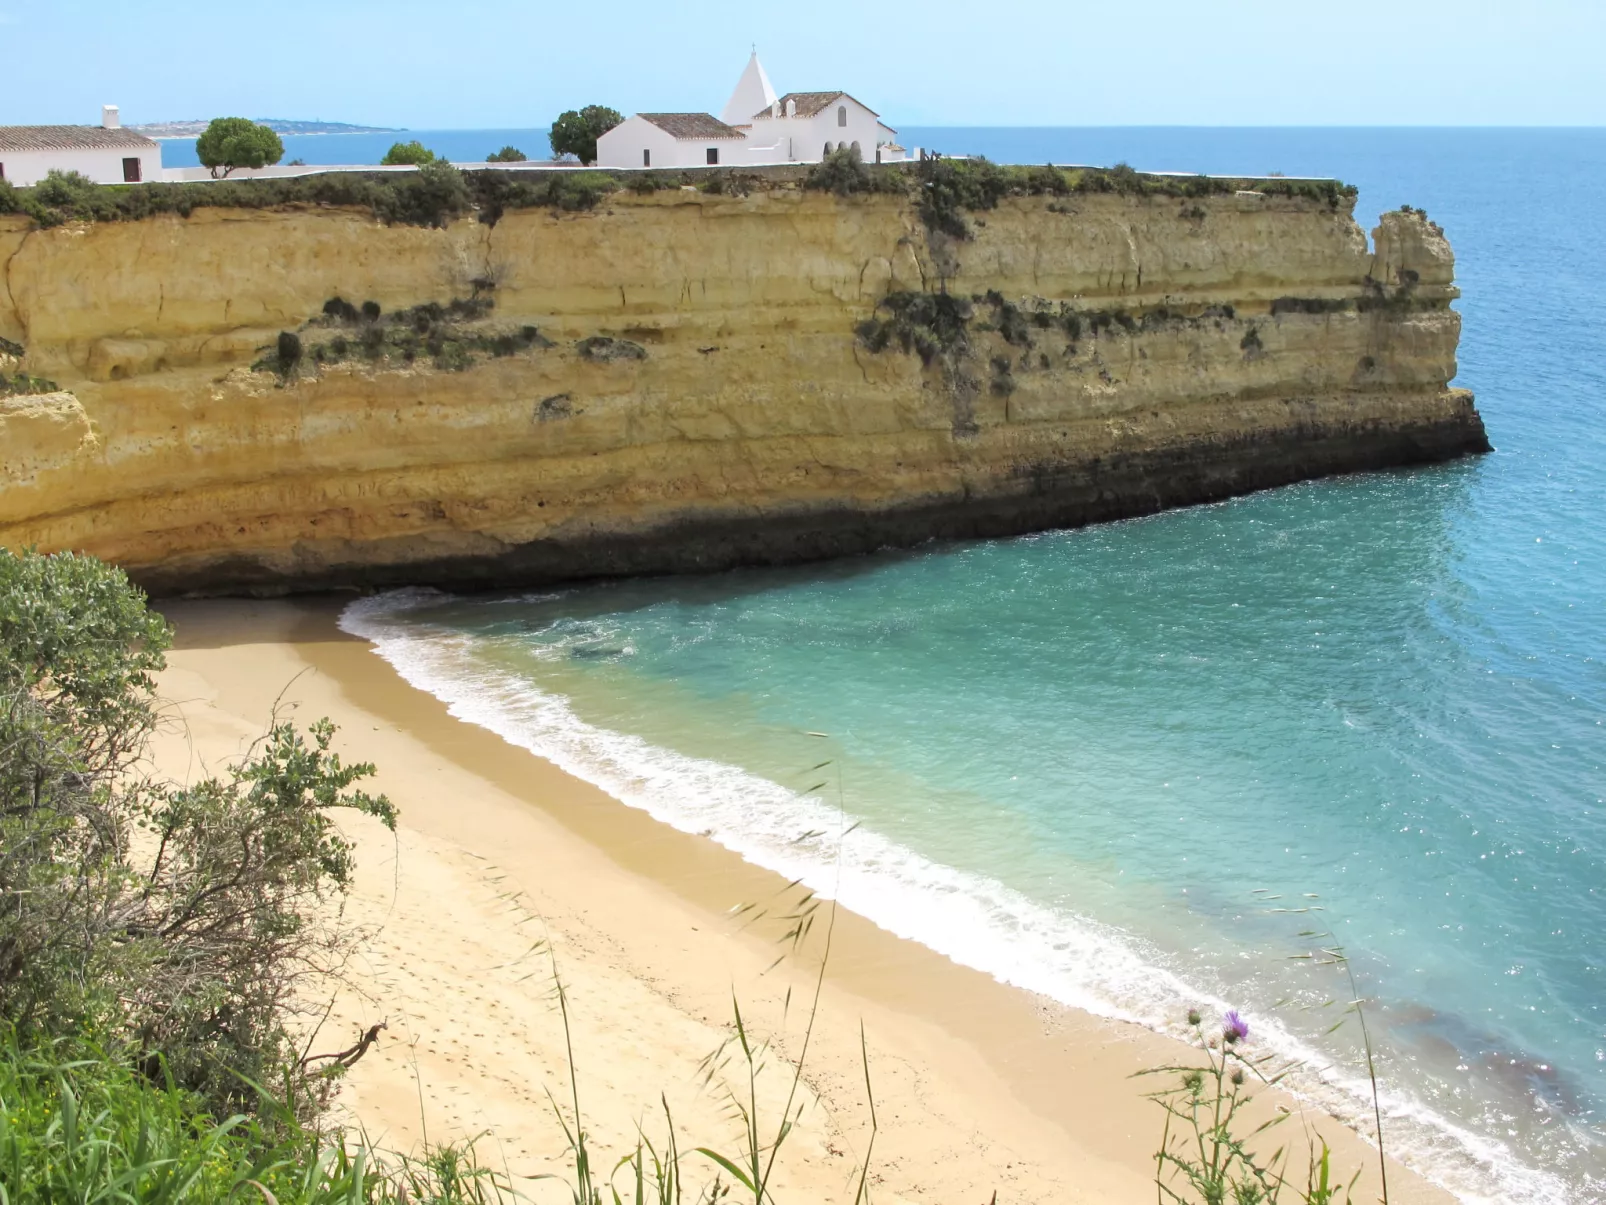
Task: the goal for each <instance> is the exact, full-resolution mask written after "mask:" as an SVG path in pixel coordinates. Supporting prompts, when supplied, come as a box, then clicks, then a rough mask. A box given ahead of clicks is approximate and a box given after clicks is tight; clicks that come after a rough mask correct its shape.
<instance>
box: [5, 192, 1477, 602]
mask: <svg viewBox="0 0 1606 1205" xmlns="http://www.w3.org/2000/svg"><path fill="white" fill-rule="evenodd" d="M6 223H10V224H9V225H7V224H6ZM970 226H971V230H972V237H971V238H970V239H968V240H961V241H955V240H952V239H949V238H947V237H945V236H941V235H933V234H931V233H929V232H928V231H927V229H926V228H925V226H923V225H922V223H921V221H920V218H919V216H918V214H917V213H916V211H915V209H914V208H913V207H912V206H911V205H910V204H909V203H908V202H906V201H904V200H903V199H901V198H895V197H887V196H874V197H852V198H846V199H838V198H835V197H832V196H830V195H826V194H818V193H805V192H801V191H788V190H776V191H768V192H756V193H753V194H752V195H749V196H720V195H707V194H704V193H701V192H691V191H670V192H659V193H654V194H647V195H639V196H638V195H636V194H634V193H620V194H616V195H615V196H614V197H612V198H610V199H609V200H607V201H606V202H604V203H603V205H602V206H601V207H599V208H598V209H597V210H595V211H592V212H587V213H572V214H571V213H553V212H550V211H544V210H543V211H525V212H510V213H507V214H505V215H503V216H502V217H501V220H500V221H498V222H497V223H496V224H495V225H487V224H484V223H480V222H475V221H459V222H456V223H454V224H452V225H451V226H450V227H448V228H447V229H444V230H431V229H421V228H415V227H403V226H395V227H387V226H384V225H380V224H377V223H376V222H375V221H374V220H373V219H372V218H371V217H369V216H368V215H366V214H361V213H356V212H347V211H337V210H327V209H326V210H319V211H307V212H299V211H298V212H290V211H234V210H197V211H196V212H195V213H194V214H193V215H192V216H190V217H188V218H179V217H163V218H156V219H148V220H144V221H139V222H129V223H122V224H113V223H108V224H97V225H90V226H67V227H59V228H56V229H49V230H32V229H27V228H26V227H25V226H24V224H23V223H22V221H21V220H20V219H9V218H3V217H0V284H3V288H0V339H3V340H5V341H6V345H7V346H9V347H11V348H12V349H13V351H15V350H16V349H21V350H22V354H21V356H20V357H18V356H14V357H13V358H14V359H16V360H17V361H18V363H19V364H20V366H21V367H22V368H24V369H25V370H26V372H27V373H28V374H31V376H32V377H33V378H36V379H39V378H43V379H47V380H48V381H50V382H52V383H53V384H54V385H55V386H56V389H57V391H56V392H39V391H36V392H35V393H34V394H33V395H31V396H20V397H9V398H0V484H3V490H0V543H4V544H6V545H8V546H11V547H19V546H23V545H28V544H36V545H38V546H40V547H42V548H47V549H55V548H77V549H83V550H86V551H89V552H92V553H95V554H96V555H99V556H102V557H105V558H108V559H111V560H114V561H117V562H119V563H121V564H123V565H125V566H127V567H128V568H129V569H130V570H131V571H132V572H133V573H134V575H135V576H136V578H137V579H139V580H141V581H142V582H144V583H145V584H147V585H148V586H149V587H150V588H152V589H153V590H155V591H158V592H178V591H197V592H227V591H277V590H285V589H300V588H320V587H343V586H378V585H391V584H402V583H412V584H423V583H429V584H437V585H443V586H448V587H450V586H464V585H475V586H481V585H483V586H490V585H506V584H514V583H530V582H541V581H549V580H555V579H562V578H570V577H583V576H592V575H600V574H617V573H634V572H643V571H659V570H685V569H707V568H716V567H721V566H728V565H733V564H739V563H778V562H784V561H791V560H798V559H805V558H811V557H822V556H829V555H834V554H839V553H846V552H856V551H861V550H865V549H869V548H874V547H877V546H880V545H884V544H889V543H892V544H903V543H911V542H917V541H919V540H923V539H926V538H929V537H932V536H970V535H1001V534H1007V533H1013V532H1022V531H1028V530H1034V529H1040V528H1044V527H1050V526H1058V525H1069V524H1077V523H1084V522H1088V521H1093V520H1099V519H1109V518H1116V517H1119V516H1124V515H1131V514H1137V513H1143V512H1147V511H1152V510H1156V509H1159V508H1162V507H1167V506H1175V505H1181V504H1186V503H1191V502H1198V501H1203V500H1208V499H1216V498H1221V497H1225V496H1228V495H1231V494H1235V493H1241V492H1244V491H1247V490H1252V489H1259V488H1262V487H1266V486H1272V485H1279V484H1283V483H1287V482H1291V481H1296V480H1300V479H1303V478H1309V477H1313V476H1319V475H1323V474H1329V473H1336V472H1345V471H1350V470H1356V469H1366V468H1376V467H1382V466H1387V465H1397V464H1408V463H1413V462H1420V461H1430V460H1439V459H1444V458H1448V457H1452V456H1457V455H1461V454H1464V453H1468V452H1476V451H1483V450H1487V447H1488V444H1487V442H1486V439H1485V435H1484V431H1483V427H1482V423H1481V421H1480V419H1479V417H1478V415H1477V412H1476V411H1475V409H1474V408H1473V404H1472V398H1471V396H1470V395H1469V394H1467V393H1466V392H1464V391H1460V390H1452V389H1450V388H1449V387H1448V382H1449V380H1450V379H1451V378H1452V377H1453V376H1454V374H1455V353H1456V342H1457V338H1458V335H1459V329H1460V319H1459V316H1458V315H1457V314H1456V313H1455V311H1453V310H1452V309H1450V308H1449V303H1450V301H1451V300H1452V299H1453V298H1454V297H1455V296H1456V295H1457V293H1456V289H1455V287H1454V284H1453V275H1454V263H1453V258H1452V256H1451V253H1450V249H1449V246H1448V244H1447V243H1446V242H1445V240H1444V238H1443V236H1442V233H1441V232H1440V231H1439V230H1438V228H1437V227H1435V226H1433V225H1432V224H1431V223H1429V222H1428V221H1427V220H1426V219H1425V218H1423V217H1422V216H1421V215H1419V214H1415V213H1393V214H1388V215H1386V216H1385V217H1384V218H1383V219H1382V223H1381V225H1380V226H1379V227H1378V229H1377V230H1376V231H1375V232H1374V237H1373V246H1370V247H1369V246H1368V242H1367V239H1366V237H1365V235H1364V234H1363V232H1362V231H1361V229H1360V228H1359V227H1358V226H1357V225H1356V223H1355V221H1354V219H1353V217H1352V215H1351V213H1350V212H1349V211H1348V209H1347V208H1345V207H1343V206H1340V207H1339V208H1337V209H1334V208H1332V207H1331V206H1329V205H1327V204H1325V203H1322V202H1318V201H1311V200H1306V199H1299V198H1275V197H1261V196H1259V195H1255V194H1248V195H1244V194H1240V195H1239V196H1236V197H1218V198H1205V199H1198V200H1194V199H1188V200H1179V199H1174V198H1171V199H1168V198H1154V197H1149V198H1144V197H1126V196H1119V195H1093V196H1087V197H1071V198H1060V199H1058V200H1054V199H1050V198H1026V197H1022V198H1011V199H1006V200H1005V201H1004V202H1002V203H1001V205H1000V206H999V208H998V209H996V210H993V211H990V212H987V213H983V214H978V215H972V216H971V219H970ZM335 298H339V299H341V303H340V304H332V302H333V299H335ZM364 302H370V303H373V304H371V305H369V306H367V307H366V309H364V308H363V306H362V303H364ZM281 336H289V337H291V338H288V339H287V338H285V337H281ZM0 350H3V347H0Z"/></svg>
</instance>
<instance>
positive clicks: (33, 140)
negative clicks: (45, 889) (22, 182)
mask: <svg viewBox="0 0 1606 1205" xmlns="http://www.w3.org/2000/svg"><path fill="white" fill-rule="evenodd" d="M155 146H156V143H155V141H153V140H152V139H150V138H147V137H145V135H143V134H136V133H134V131H133V130H125V129H122V128H118V129H114V130H108V129H106V128H105V127H104V126H0V151H80V150H115V149H118V148H133V147H138V148H139V149H140V150H143V151H148V150H150V149H152V148H153V147H155Z"/></svg>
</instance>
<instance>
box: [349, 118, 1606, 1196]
mask: <svg viewBox="0 0 1606 1205" xmlns="http://www.w3.org/2000/svg"><path fill="white" fill-rule="evenodd" d="M907 140H908V139H907V138H906V141H907ZM915 141H919V142H920V143H921V144H922V145H933V146H941V147H942V148H943V149H945V150H949V151H954V152H959V151H982V152H986V153H990V154H992V155H993V156H994V157H995V158H999V159H1014V160H1018V161H1027V162H1040V161H1043V160H1047V159H1054V160H1056V161H1084V162H1085V161H1090V160H1093V161H1113V160H1116V159H1125V160H1128V161H1130V162H1132V163H1133V164H1134V165H1135V166H1138V167H1146V168H1160V169H1165V168H1179V169H1185V170H1195V169H1198V170H1217V171H1223V172H1244V173H1249V172H1264V171H1268V170H1281V171H1286V172H1288V173H1289V174H1304V173H1315V172H1326V173H1331V174H1337V175H1340V176H1342V177H1343V178H1345V179H1348V180H1351V181H1353V182H1355V183H1357V184H1359V185H1360V187H1361V190H1362V191H1361V203H1360V206H1359V213H1360V214H1361V216H1362V220H1363V222H1368V224H1369V217H1372V216H1375V214H1376V213H1377V212H1379V211H1381V210H1382V209H1384V208H1390V207H1394V206H1397V205H1399V204H1400V203H1402V202H1410V203H1412V204H1415V205H1419V206H1423V207H1425V208H1426V209H1427V210H1428V212H1429V213H1430V214H1431V215H1432V217H1433V218H1434V219H1435V220H1436V221H1439V222H1441V223H1442V224H1443V225H1444V226H1445V227H1446V229H1447V231H1448V233H1449V235H1450V237H1451V239H1452V241H1453V243H1454V245H1455V248H1456V251H1457V254H1458V257H1459V261H1460V278H1461V284H1462V286H1463V288H1464V289H1465V291H1466V296H1465V298H1464V300H1463V301H1462V302H1461V303H1460V308H1461V310H1462V312H1463V314H1464V315H1465V317H1466V329H1465V335H1464V340H1463V346H1462V361H1461V363H1462V372H1461V376H1460V378H1459V380H1458V383H1459V384H1462V385H1466V386H1468V387H1470V388H1472V389H1474V390H1476V391H1477V393H1478V397H1479V405H1480V408H1481V409H1482V411H1483V414H1484V417H1485V420H1486V422H1487V424H1488V427H1489V432H1490V436H1491V438H1492V440H1493V442H1494V443H1495V445H1496V447H1497V448H1498V451H1497V452H1496V453H1495V454H1494V455H1493V456H1489V457H1485V458H1482V459H1478V460H1470V461H1463V462H1459V463H1456V464H1452V465H1447V466H1440V467H1435V468H1426V469H1420V470H1413V471H1402V472H1390V473H1382V474H1374V475H1366V476H1359V477H1350V478H1345V479H1340V480H1333V481H1327V482H1318V483H1311V484H1306V485H1302V486H1297V487H1294V488H1290V489H1285V490H1279V491H1275V492H1271V493H1266V494H1260V495H1256V496H1254V497H1250V498H1243V499H1239V500H1236V501H1233V502H1228V503H1224V504H1221V505H1216V506H1208V507H1200V508H1196V509H1192V510H1187V511H1179V512H1174V513H1171V514H1167V515H1161V516H1157V517H1154V518H1150V519H1143V520H1138V521H1134V522H1129V523H1120V524H1114V525H1110V526H1106V527H1100V528H1091V529H1086V530H1082V531H1074V532H1055V533H1047V534H1043V535H1038V536H1032V537H1027V538H1022V539H1015V540H1003V541H995V542H989V543H977V544H964V545H934V546H930V547H927V548H924V549H921V550H917V551H915V552H912V553H900V554H890V553H889V554H885V555H881V556H876V557H869V558H864V559H859V560H850V561H843V562H836V563H833V564H829V565H823V566H819V565H817V566H808V567H804V568H799V569H796V570H787V571H778V572H772V571H766V572H742V573H728V574H721V575H717V576H713V577H706V578H697V579H677V580H652V581H640V582H631V583H624V584H613V585H603V586H597V587H588V588H584V589H577V590H572V591H565V592H558V593H549V594H543V595H537V596H531V597H498V598H486V597H479V598H463V599H456V598H450V597H447V596H443V595H438V594H429V593H403V594H399V595H391V596H387V597H384V598H381V599H378V600H366V601H364V602H362V603H358V604H355V605H354V606H353V607H352V608H350V609H349V610H348V611H347V613H346V616H345V618H344V620H343V622H344V623H345V624H346V626H347V627H348V628H350V629H351V630H353V631H356V632H359V633H361V634H364V635H367V636H369V637H371V638H373V639H375V640H376V641H377V642H378V646H379V649H380V652H381V653H382V654H383V655H384V656H386V657H387V658H388V659H390V660H391V661H392V662H393V663H394V664H395V665H396V666H397V667H398V668H399V669H400V670H401V671H402V672H403V673H404V674H405V675H406V676H407V677H408V678H409V679H410V680H412V681H414V682H415V683H417V684H418V685H420V686H423V687H425V688H427V689H430V690H432V691H435V692H436V693H437V694H439V695H441V696H442V697H444V698H446V699H447V700H448V701H449V702H451V703H452V705H453V707H454V710H456V711H457V713H458V714H460V715H463V716H465V717H466V718H469V719H471V720H474V721H476V722H479V723H483V724H485V725H486V726H488V727H491V728H493V729H495V730H496V731H499V732H501V733H503V734H504V735H505V736H507V737H508V738H509V739H512V740H514V741H517V742H519V743H521V744H524V745H526V746H528V747H530V748H532V749H534V750H537V751H538V752H541V753H542V754H544V755H546V756H549V757H552V758H554V759H555V760H557V761H558V762H559V763H560V764H562V765H564V766H566V767H567V768H569V769H571V770H573V771H574V772H576V773H579V774H582V775H584V776H586V777H589V778H591V779H592V780H593V781H596V782H598V783H600V784H601V785H603V786H604V787H606V788H607V789H608V790H610V791H611V792H613V793H614V794H615V795H617V796H618V797H619V798H621V799H623V800H625V801H626V802H627V803H631V804H633V805H636V806H640V807H644V808H647V809H648V810H649V811H652V812H653V813H654V814H655V815H658V816H660V817H662V818H663V819H665V820H667V821H669V822H670V823H673V824H676V825H678V826H680V827H682V828H686V829H688V830H691V831H695V832H707V833H709V834H710V835H711V836H713V837H714V838H715V839H717V840H720V841H722V842H724V843H725V844H727V845H729V846H731V847H732V848H735V849H738V850H740V851H741V852H743V853H744V854H746V855H747V856H748V857H750V858H752V859H753V860H755V861H758V862H761V863H764V864H766V865H769V866H773V867H774V868H776V869H778V870H781V871H783V872H786V873H788V874H792V875H799V876H803V877H805V878H807V879H808V880H809V881H810V882H811V883H812V884H814V885H816V886H818V887H819V888H821V889H823V890H825V891H827V892H828V893H831V894H834V895H837V896H838V897H839V898H841V899H842V900H843V901H844V902H845V903H847V904H849V905H850V906H852V907H854V908H855V909H857V910H859V911H861V912H863V913H865V914H866V915H868V916H870V917H872V918H873V919H876V920H878V921H879V922H881V923H882V924H883V925H885V926H886V927H887V928H889V929H892V930H893V931H895V932H898V933H901V934H904V935H906V936H909V937H912V938H915V939H916V940H920V941H923V942H926V943H927V944H929V945H931V946H933V947H935V948H937V949H939V950H941V951H943V952H944V953H946V954H948V955H950V956H952V957H953V958H955V959H957V960H959V961H961V962H965V963H968V964H970V965H973V966H976V967H978V968H980V969H982V970H985V971H988V972H990V973H992V974H995V975H997V976H999V977H1000V978H1002V979H1005V980H1007V981H1010V982H1013V983H1018V984H1020V985H1022V986H1024V987H1027V988H1031V989H1033V990H1036V991H1040V992H1044V993H1046V994H1049V995H1052V996H1054V997H1056V998H1058V999H1060V1000H1062V1001H1064V1002H1066V1003H1069V1004H1074V1005H1079V1006H1083V1007H1089V1008H1094V1009H1097V1010H1099V1011H1102V1012H1106V1013H1110V1014H1114V1015H1120V1016H1126V1017H1131V1018H1134V1019H1137V1020H1140V1021H1143V1022H1144V1023H1147V1024H1150V1025H1153V1026H1156V1027H1157V1028H1174V1027H1175V1026H1176V1024H1177V1022H1178V1021H1179V1019H1180V1017H1181V1015H1182V1013H1183V1012H1184V1011H1185V1009H1186V1008H1187V1007H1188V1006H1189V1005H1190V1004H1193V1003H1198V1004H1202V1005H1204V1006H1205V1007H1207V1008H1223V1007H1227V1006H1229V1005H1230V1006H1237V1007H1241V1008H1242V1009H1243V1010H1244V1011H1245V1013H1246V1015H1248V1017H1249V1019H1250V1023H1251V1025H1252V1026H1253V1027H1254V1029H1255V1040H1257V1041H1263V1042H1265V1043H1266V1044H1267V1047H1268V1048H1274V1049H1279V1050H1281V1051H1283V1052H1285V1053H1287V1054H1289V1055H1290V1056H1296V1057H1302V1058H1304V1059H1305V1060H1306V1061H1307V1063H1308V1066H1309V1068H1310V1070H1309V1071H1308V1072H1307V1073H1306V1074H1305V1075H1304V1077H1303V1079H1302V1081H1301V1082H1302V1085H1303V1088H1304V1090H1305V1091H1307V1092H1308V1093H1310V1094H1311V1095H1312V1096H1313V1097H1315V1098H1316V1099H1318V1100H1320V1101H1322V1102H1323V1103H1324V1104H1326V1105H1327V1106H1328V1107H1330V1108H1333V1109H1335V1110H1336V1111H1338V1112H1340V1113H1341V1114H1345V1115H1356V1114H1357V1112H1358V1110H1359V1108H1360V1102H1361V1097H1360V1096H1359V1095H1358V1094H1357V1093H1358V1089H1359V1086H1360V1080H1359V1073H1360V1071H1361V1065H1360V1063H1359V1061H1358V1056H1357V1039H1358V1037H1359V1034H1358V1030H1357V1029H1356V1027H1355V1025H1354V1023H1353V1021H1351V1022H1350V1023H1349V1024H1348V1025H1346V1026H1344V1027H1342V1028H1340V1029H1339V1030H1338V1031H1337V1032H1336V1033H1331V1034H1330V1033H1328V1032H1327V1031H1328V1029H1329V1027H1330V1026H1331V1025H1332V1024H1333V1023H1334V1022H1335V1021H1337V1020H1339V1019H1340V1017H1339V1013H1338V1009H1339V1005H1333V1006H1330V1007H1327V1008H1323V1007H1321V1004H1322V1002H1323V1001H1325V1000H1327V999H1329V998H1338V999H1340V1000H1341V1001H1342V1000H1346V999H1348V998H1349V993H1350V987H1349V984H1348V981H1347V979H1346V978H1345V977H1344V976H1343V974H1342V971H1341V969H1340V968H1337V967H1334V966H1332V965H1324V962H1330V960H1324V959H1322V958H1315V959H1299V958H1296V957H1294V956H1296V955H1300V954H1310V953H1317V952H1319V951H1320V950H1322V949H1324V948H1327V949H1331V948H1333V947H1335V946H1336V947H1342V948H1343V949H1344V950H1345V951H1346V952H1347V953H1348V955H1349V957H1350V963H1349V968H1350V969H1351V970H1352V971H1353V973H1354V976H1355V979H1356V985H1357V988H1358V990H1359V992H1360V993H1361V994H1362V995H1363V996H1364V997H1366V998H1367V999H1368V1000H1369V1001H1372V1002H1373V1004H1372V1007H1371V1010H1370V1013H1369V1018H1370V1021H1371V1023H1372V1027H1373V1037H1374V1040H1375V1043H1376V1045H1377V1047H1378V1049H1379V1054H1380V1060H1381V1062H1380V1065H1381V1069H1382V1073H1383V1078H1384V1106H1385V1110H1386V1117H1385V1124H1386V1127H1387V1131H1388V1133H1389V1136H1390V1141H1391V1144H1392V1147H1393V1149H1394V1150H1395V1151H1396V1153H1398V1154H1400V1155H1401V1156H1402V1157H1403V1158H1406V1159H1407V1160H1408V1161H1409V1162H1410V1163H1412V1164H1413V1165H1414V1166H1416V1167H1418V1168H1419V1169H1421V1170H1423V1171H1424V1172H1426V1173H1428V1174H1429V1175H1431V1176H1433V1177H1434V1178H1436V1179H1438V1180H1439V1181H1440V1182H1441V1183H1444V1184H1446V1185H1447V1186H1449V1187H1451V1188H1452V1189H1454V1190H1455V1191H1457V1192H1458V1193H1460V1194H1461V1195H1462V1196H1463V1197H1465V1198H1466V1199H1468V1200H1489V1201H1577V1202H1589V1201H1601V1200H1606V1178H1603V1177H1606V1155H1603V1150H1606V1113H1603V1111H1602V1110H1603V1109H1606V948H1603V947H1606V803H1603V797H1606V371H1603V369H1602V366H1601V359H1600V357H1601V356H1602V354H1606V318H1603V314H1606V218H1603V212H1606V207H1603V206H1602V203H1601V201H1600V199H1599V198H1600V196H1601V195H1602V194H1603V192H1606V131H1462V132H1440V131H1403V130H1396V131H1361V130H1320V131H1316V130H1304V131H1290V130H1276V131H1273V130H1266V131H1248V130H1237V131H1211V130H1195V131H1183V130H1126V131H1114V130H1104V131H1077V130H1029V131H1028V130H1016V131H1011V130H997V131H970V132H964V131H920V132H918V135H917V137H916V139H915ZM810 732H821V733H826V734H828V735H827V736H824V737H820V736H810V735H808V733H810ZM825 761H829V762H831V765H830V766H828V767H827V768H826V769H824V770H821V771H816V772H812V773H811V772H810V767H813V766H816V765H817V764H818V763H820V762H825ZM820 782H824V783H825V784H826V785H825V786H824V787H823V788H821V789H820V790H817V791H815V792H814V793H812V794H809V793H807V789H808V788H810V787H812V786H814V785H815V784H817V783H820ZM854 821H862V822H863V823H862V826H861V827H860V828H858V829H857V830H856V831H854V832H853V833H851V835H849V836H847V837H846V839H845V840H839V839H838V837H837V834H839V833H840V832H841V831H842V829H843V828H844V827H845V826H846V825H848V824H851V823H852V822H854ZM1134 1090H1137V1089H1134Z"/></svg>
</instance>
